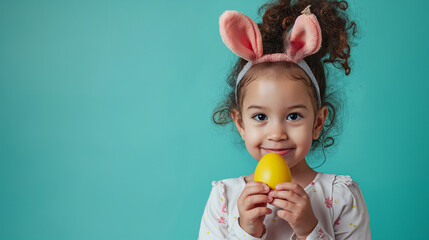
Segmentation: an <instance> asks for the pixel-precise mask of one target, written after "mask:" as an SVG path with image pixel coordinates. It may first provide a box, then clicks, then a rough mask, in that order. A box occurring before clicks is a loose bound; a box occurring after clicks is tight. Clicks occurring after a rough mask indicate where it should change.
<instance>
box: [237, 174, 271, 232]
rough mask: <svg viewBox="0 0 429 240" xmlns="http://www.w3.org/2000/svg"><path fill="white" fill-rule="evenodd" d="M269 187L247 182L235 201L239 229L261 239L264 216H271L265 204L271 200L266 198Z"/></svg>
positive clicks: (263, 184) (259, 183) (268, 197)
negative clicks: (238, 215)
mask: <svg viewBox="0 0 429 240" xmlns="http://www.w3.org/2000/svg"><path fill="white" fill-rule="evenodd" d="M269 192H270V187H268V185H266V184H265V183H261V182H249V183H247V184H246V186H245V187H244V189H243V192H241V195H240V197H239V198H238V200H237V206H238V212H239V214H240V217H239V218H238V223H239V224H240V226H241V228H242V229H243V230H244V231H246V232H247V233H248V234H250V235H252V236H254V237H257V238H259V237H261V236H262V235H263V233H264V225H263V222H264V219H265V215H267V214H271V212H272V210H271V209H269V208H267V203H268V202H271V201H272V200H273V198H272V197H270V196H268V193H269Z"/></svg>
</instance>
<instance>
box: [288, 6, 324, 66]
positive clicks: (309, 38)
mask: <svg viewBox="0 0 429 240" xmlns="http://www.w3.org/2000/svg"><path fill="white" fill-rule="evenodd" d="M302 13H303V14H302V15H300V16H298V18H297V19H296V20H295V23H294V25H293V27H292V30H291V31H290V33H289V35H288V36H287V38H286V46H287V50H286V51H287V52H286V54H287V55H288V56H289V57H291V58H292V59H293V60H294V61H295V62H298V61H299V60H301V59H303V58H305V57H307V56H309V55H311V54H314V53H316V52H317V51H319V49H320V46H321V45H322V31H321V30H320V25H319V21H317V18H316V16H315V15H314V14H312V13H311V12H310V6H307V7H306V8H305V9H304V11H302Z"/></svg>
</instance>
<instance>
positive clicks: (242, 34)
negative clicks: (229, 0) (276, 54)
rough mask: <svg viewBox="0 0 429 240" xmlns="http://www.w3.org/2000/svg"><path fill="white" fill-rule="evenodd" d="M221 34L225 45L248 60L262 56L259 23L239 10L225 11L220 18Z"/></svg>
mask: <svg viewBox="0 0 429 240" xmlns="http://www.w3.org/2000/svg"><path fill="white" fill-rule="evenodd" d="M219 28H220V35H221V37H222V40H223V42H224V43H225V45H226V46H227V47H228V48H229V49H231V51H232V52H234V53H235V54H236V55H238V56H240V57H241V58H244V59H246V60H247V61H251V62H253V61H255V60H256V59H258V58H260V57H262V54H263V47H262V37H261V32H260V31H259V28H258V25H256V23H255V22H254V21H253V20H252V19H251V18H249V17H248V16H246V15H244V14H242V13H240V12H237V11H225V12H224V13H223V14H222V15H221V16H220V18H219Z"/></svg>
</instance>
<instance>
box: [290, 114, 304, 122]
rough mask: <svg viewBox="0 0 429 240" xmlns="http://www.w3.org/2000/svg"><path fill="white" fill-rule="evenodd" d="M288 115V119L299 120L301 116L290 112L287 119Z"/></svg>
mask: <svg viewBox="0 0 429 240" xmlns="http://www.w3.org/2000/svg"><path fill="white" fill-rule="evenodd" d="M289 117H291V119H290V120H292V121H296V120H299V119H300V118H302V116H301V115H300V114H299V113H291V114H289V116H288V117H287V118H288V119H289Z"/></svg>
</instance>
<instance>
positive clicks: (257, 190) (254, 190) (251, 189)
mask: <svg viewBox="0 0 429 240" xmlns="http://www.w3.org/2000/svg"><path fill="white" fill-rule="evenodd" d="M269 191H270V187H268V185H267V184H265V183H261V182H250V183H247V184H246V187H245V188H244V189H243V193H242V194H243V197H245V198H246V197H247V196H249V195H254V194H261V193H268V192H269Z"/></svg>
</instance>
